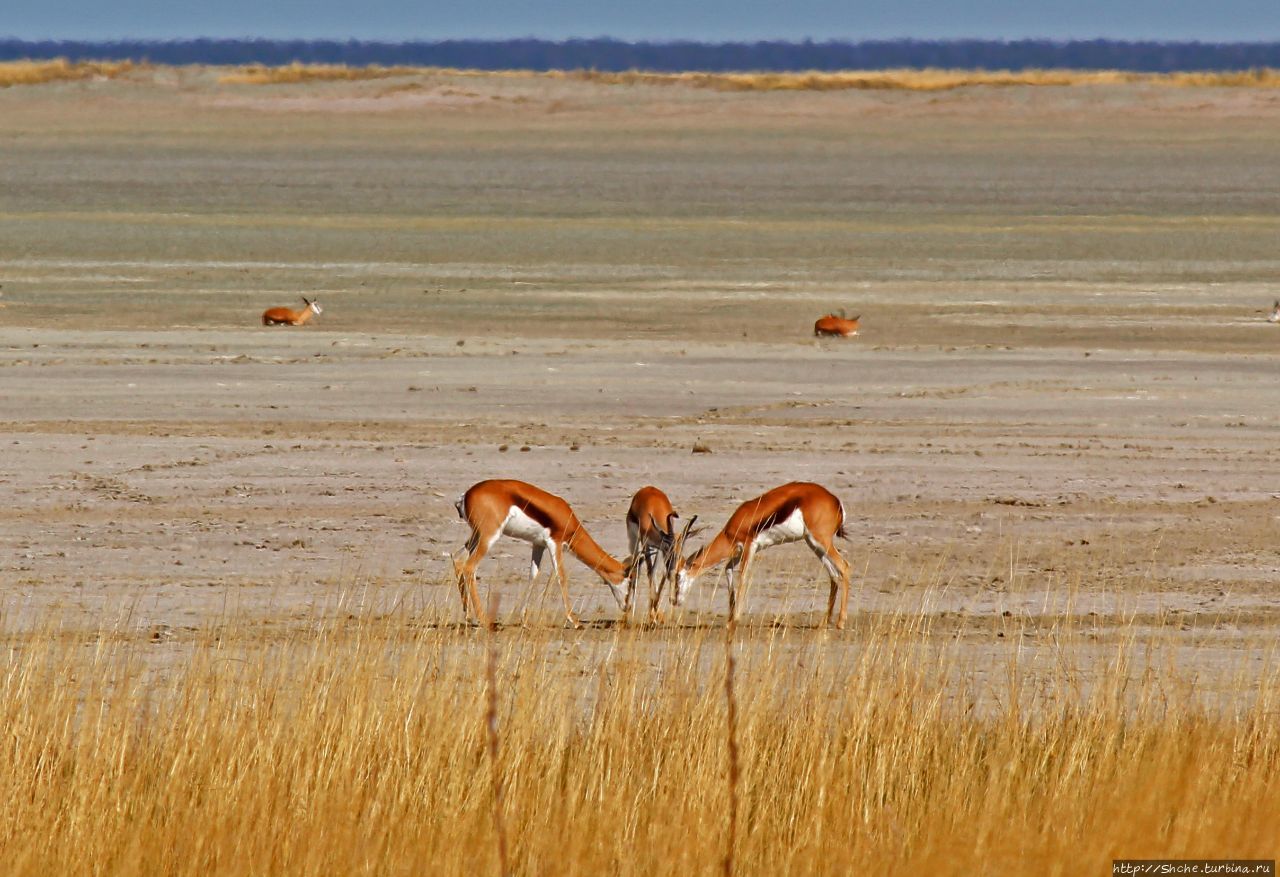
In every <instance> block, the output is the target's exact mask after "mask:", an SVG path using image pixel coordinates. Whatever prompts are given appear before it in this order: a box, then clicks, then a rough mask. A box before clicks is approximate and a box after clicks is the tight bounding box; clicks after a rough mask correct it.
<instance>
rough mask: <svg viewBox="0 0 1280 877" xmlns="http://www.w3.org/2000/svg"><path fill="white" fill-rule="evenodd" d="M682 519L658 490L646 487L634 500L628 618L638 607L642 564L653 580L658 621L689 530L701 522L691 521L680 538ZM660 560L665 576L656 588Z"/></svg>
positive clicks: (652, 613) (653, 613)
mask: <svg viewBox="0 0 1280 877" xmlns="http://www.w3.org/2000/svg"><path fill="white" fill-rule="evenodd" d="M679 517H680V516H679V515H678V514H676V510H675V509H674V508H672V506H671V500H670V499H668V498H667V495H666V494H665V493H663V492H662V491H661V490H659V489H658V488H656V487H642V488H640V489H639V490H638V491H636V495H635V496H633V497H632V498H631V508H629V509H627V548H628V552H629V555H628V558H629V561H628V562H629V569H628V575H627V602H626V605H625V606H623V609H622V611H623V612H624V613H626V615H627V616H628V617H630V615H631V607H632V606H633V605H634V603H635V593H636V580H637V579H639V578H640V564H642V563H643V564H644V566H645V570H646V572H647V575H648V579H649V620H650V621H656V620H657V619H658V603H659V602H661V600H662V591H663V588H664V587H666V584H667V581H668V580H669V579H670V578H672V577H673V576H674V575H675V572H676V565H677V563H678V561H679V560H680V553H681V552H682V551H683V550H684V543H685V540H686V539H688V538H689V528H690V527H692V526H693V524H694V521H696V520H698V516H697V515H694V516H693V517H692V518H690V519H689V523H687V524H685V525H684V529H683V530H681V531H680V535H678V536H677V535H676V523H677V521H678V519H679ZM659 557H661V558H662V575H661V577H660V578H658V580H657V585H656V587H655V584H654V570H655V569H656V568H657V566H658V558H659Z"/></svg>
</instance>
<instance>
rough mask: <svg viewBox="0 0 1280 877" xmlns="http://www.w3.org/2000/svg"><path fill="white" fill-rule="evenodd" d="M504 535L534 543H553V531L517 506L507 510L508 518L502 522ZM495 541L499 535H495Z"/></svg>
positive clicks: (548, 544) (547, 544)
mask: <svg viewBox="0 0 1280 877" xmlns="http://www.w3.org/2000/svg"><path fill="white" fill-rule="evenodd" d="M502 535H503V536H510V537H511V538H512V539H520V540H522V541H524V542H532V543H533V544H534V545H546V546H550V545H551V531H550V530H548V529H547V528H546V527H544V526H542V525H541V524H539V523H538V522H537V521H535V520H534V519H533V518H531V517H529V516H528V515H526V514H525V513H524V512H522V511H520V509H518V508H516V507H515V506H512V507H511V508H510V510H508V511H507V519H506V520H505V521H503V522H502ZM494 541H497V537H494Z"/></svg>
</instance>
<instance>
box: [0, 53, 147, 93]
mask: <svg viewBox="0 0 1280 877" xmlns="http://www.w3.org/2000/svg"><path fill="white" fill-rule="evenodd" d="M140 69H147V68H146V66H145V65H140V64H135V63H134V62H133V61H76V62H74V63H73V62H71V61H68V60H67V59H66V58H55V59H54V60H52V61H3V62H0V88H8V87H9V86H13V85H40V84H43V83H46V82H67V81H75V80H80V79H99V78H102V79H115V78H117V77H120V76H123V75H125V74H126V73H132V72H133V71H135V70H140Z"/></svg>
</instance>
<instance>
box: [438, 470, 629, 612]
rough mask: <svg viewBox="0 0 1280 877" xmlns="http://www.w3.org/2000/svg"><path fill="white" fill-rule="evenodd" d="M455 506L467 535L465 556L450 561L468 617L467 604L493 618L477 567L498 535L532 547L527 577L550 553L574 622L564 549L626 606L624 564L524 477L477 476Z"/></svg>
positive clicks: (554, 498)
mask: <svg viewBox="0 0 1280 877" xmlns="http://www.w3.org/2000/svg"><path fill="white" fill-rule="evenodd" d="M454 508H456V509H457V510H458V514H459V515H460V516H461V517H462V519H463V520H464V521H466V522H467V523H468V524H470V525H471V535H470V536H468V537H467V541H466V544H465V546H464V547H465V548H466V549H467V557H466V559H465V560H458V559H457V558H454V561H453V569H454V572H455V573H456V574H457V576H458V593H459V594H460V595H461V597H462V614H463V616H464V617H465V618H467V619H468V620H469V619H470V617H471V616H470V613H469V609H471V610H474V611H475V615H476V619H477V620H478V621H479V622H480V623H481V624H489V623H491V622H492V619H490V618H488V616H487V615H486V614H485V610H484V607H483V606H481V605H480V598H479V596H478V595H477V593H476V566H477V565H478V564H479V563H480V561H481V559H482V558H483V557H484V556H485V553H486V552H487V551H488V550H489V549H490V548H492V547H493V543H495V542H497V541H498V539H499V537H502V536H510V537H512V538H514V539H520V540H522V541H524V542H528V543H529V544H531V545H532V546H533V558H532V562H531V563H530V569H529V575H530V578H537V575H538V569H539V567H541V566H542V558H543V557H544V556H545V555H546V554H547V553H548V552H549V553H550V554H551V569H552V572H553V574H554V575H555V576H556V578H558V579H559V580H560V593H561V594H562V595H563V596H564V611H565V615H567V616H568V618H569V623H570V624H572V625H573V626H574V627H581V626H582V625H580V624H579V623H578V619H577V618H575V617H574V615H573V607H572V606H571V605H570V603H569V579H568V576H567V575H566V574H565V569H564V549H565V548H568V549H569V550H570V551H571V552H573V555H574V556H575V557H577V558H578V560H580V561H582V562H583V563H584V564H586V565H587V566H589V567H590V568H591V569H592V570H593V571H594V572H595V574H596V575H598V576H600V578H601V579H603V580H604V583H605V584H606V585H608V586H609V590H611V591H612V592H613V598H614V599H615V600H617V601H618V606H619V608H622V607H623V606H625V605H626V597H627V595H626V591H625V589H624V588H623V587H622V583H623V581H624V580H625V579H626V577H627V567H626V566H625V565H624V564H623V563H622V562H621V561H619V560H617V559H616V558H614V557H613V556H612V555H610V554H608V553H607V552H606V551H605V550H604V549H603V548H601V547H600V546H599V545H597V544H596V541H595V540H594V539H592V538H591V534H590V533H588V532H587V531H586V528H585V527H583V526H582V522H581V521H579V520H578V516H577V515H575V514H574V513H573V509H571V508H570V507H569V504H568V503H567V502H565V501H564V500H563V499H561V498H560V497H558V496H556V495H555V494H551V493H547V492H546V491H545V490H543V489H541V488H539V487H534V486H533V485H532V484H528V483H526V482H524V481H513V480H492V481H480V482H477V483H476V484H473V485H471V487H470V488H468V490H467V492H466V493H464V494H463V495H462V497H461V498H460V499H459V500H458V501H457V502H456V503H454Z"/></svg>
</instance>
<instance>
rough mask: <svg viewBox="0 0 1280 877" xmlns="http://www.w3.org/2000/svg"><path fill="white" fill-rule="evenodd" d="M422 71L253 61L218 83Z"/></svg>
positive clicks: (343, 79) (379, 76) (382, 75)
mask: <svg viewBox="0 0 1280 877" xmlns="http://www.w3.org/2000/svg"><path fill="white" fill-rule="evenodd" d="M421 72H423V69H422V68H420V67H379V66H377V65H372V66H369V67H348V66H346V65H345V64H299V63H296V62H295V63H293V64H288V65H286V66H284V67H267V66H265V65H261V64H254V65H250V66H246V67H240V68H237V69H236V70H235V71H234V72H232V73H226V74H223V75H222V76H220V77H219V78H218V81H219V82H223V83H227V84H233V85H297V84H300V83H305V82H359V81H362V80H366V79H390V78H392V77H396V76H411V75H413V74H416V73H421Z"/></svg>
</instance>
